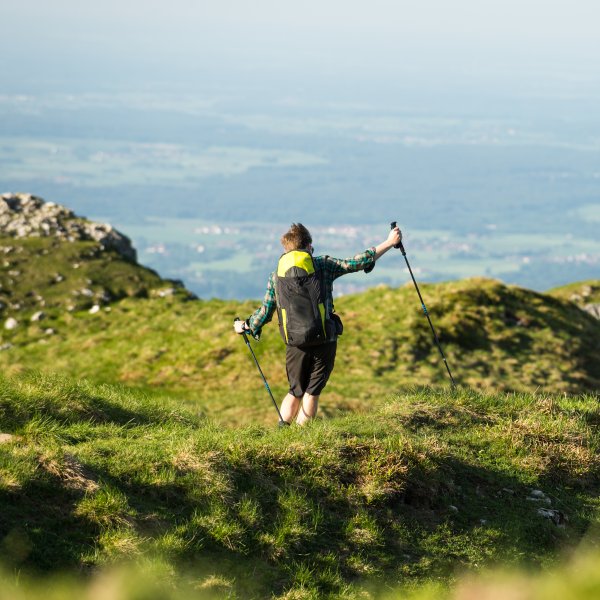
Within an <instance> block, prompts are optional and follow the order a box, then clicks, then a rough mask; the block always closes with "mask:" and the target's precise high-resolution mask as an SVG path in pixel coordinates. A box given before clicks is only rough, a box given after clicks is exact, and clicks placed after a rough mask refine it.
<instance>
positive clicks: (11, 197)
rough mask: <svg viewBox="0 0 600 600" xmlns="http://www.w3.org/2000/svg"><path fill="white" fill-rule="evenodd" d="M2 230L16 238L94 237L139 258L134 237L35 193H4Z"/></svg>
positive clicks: (131, 257) (0, 198)
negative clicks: (78, 215) (132, 241)
mask: <svg viewBox="0 0 600 600" xmlns="http://www.w3.org/2000/svg"><path fill="white" fill-rule="evenodd" d="M0 232H2V233H3V234H4V235H9V236H14V237H16V238H25V237H38V236H39V237H51V236H53V237H56V238H58V239H60V240H64V241H69V242H73V241H77V240H79V241H85V240H92V241H96V242H98V243H99V244H100V245H101V246H103V247H104V248H110V249H112V250H116V251H117V252H118V253H119V254H120V255H121V256H123V257H124V258H126V259H128V260H131V261H133V262H135V261H136V258H137V256H136V251H135V249H134V248H133V246H132V245H131V240H130V239H129V238H128V237H127V236H125V235H123V234H122V233H120V232H118V231H117V230H116V229H113V227H112V226H111V225H105V224H101V223H94V222H92V221H88V220H87V219H83V218H81V217H77V216H76V215H75V213H73V211H71V210H69V209H68V208H66V207H64V206H62V205H60V204H55V203H54V202H45V201H44V200H43V199H42V198H39V197H38V196H33V195H31V194H10V193H8V194H2V196H0Z"/></svg>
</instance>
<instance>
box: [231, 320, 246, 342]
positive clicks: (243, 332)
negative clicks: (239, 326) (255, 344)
mask: <svg viewBox="0 0 600 600" xmlns="http://www.w3.org/2000/svg"><path fill="white" fill-rule="evenodd" d="M236 321H241V319H240V318H239V317H236V318H235V319H234V320H233V322H234V323H235V322H236ZM242 335H243V336H244V341H245V342H246V344H248V336H247V335H246V332H245V331H243V330H242Z"/></svg>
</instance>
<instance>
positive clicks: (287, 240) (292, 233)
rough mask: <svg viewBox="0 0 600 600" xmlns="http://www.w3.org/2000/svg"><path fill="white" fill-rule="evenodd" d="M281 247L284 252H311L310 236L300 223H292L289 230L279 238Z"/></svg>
mask: <svg viewBox="0 0 600 600" xmlns="http://www.w3.org/2000/svg"><path fill="white" fill-rule="evenodd" d="M281 245H282V246H283V249H284V250H285V251H286V252H291V251H292V250H310V251H311V252H312V236H311V235H310V232H309V231H308V229H306V227H304V225H302V223H292V226H291V227H290V228H289V230H288V231H287V232H286V233H284V234H283V235H282V236H281Z"/></svg>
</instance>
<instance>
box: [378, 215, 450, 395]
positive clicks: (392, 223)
mask: <svg viewBox="0 0 600 600" xmlns="http://www.w3.org/2000/svg"><path fill="white" fill-rule="evenodd" d="M390 225H391V229H394V228H395V227H396V221H392V222H391V224H390ZM394 248H399V249H400V252H402V256H404V260H405V261H406V266H407V267H408V272H409V273H410V276H411V277H412V280H413V283H414V284H415V289H416V290H417V294H419V300H420V301H421V307H422V308H423V312H424V313H425V316H426V317H427V321H429V327H431V333H433V339H434V340H435V343H436V344H437V347H438V350H439V351H440V355H441V356H442V360H443V361H444V364H445V365H446V371H448V375H450V381H451V382H452V387H453V388H455V387H456V383H455V381H454V377H452V373H451V372H450V367H449V366H448V361H447V360H446V357H445V356H444V351H443V350H442V345H441V344H440V340H439V339H438V336H437V333H436V332H435V329H434V328H433V323H432V322H431V319H430V318H429V313H428V312H427V307H426V306H425V302H423V296H421V291H420V290H419V286H418V285H417V281H416V279H415V276H414V275H413V272H412V269H411V268H410V264H409V262H408V258H406V250H404V246H403V245H402V240H400V242H398V243H397V244H396V245H395V246H394Z"/></svg>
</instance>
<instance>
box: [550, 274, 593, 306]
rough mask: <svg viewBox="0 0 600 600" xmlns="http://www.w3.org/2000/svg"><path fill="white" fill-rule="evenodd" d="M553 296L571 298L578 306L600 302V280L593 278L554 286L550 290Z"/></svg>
mask: <svg viewBox="0 0 600 600" xmlns="http://www.w3.org/2000/svg"><path fill="white" fill-rule="evenodd" d="M548 293H549V294H550V295H551V296H555V297H556V298H562V299H563V300H570V301H572V302H575V304H577V305H578V306H582V307H583V306H585V305H587V304H599V303H600V281H599V280H597V279H592V280H589V281H578V282H575V283H570V284H569V285H563V286H561V287H557V288H554V289H552V290H550V291H549V292H548Z"/></svg>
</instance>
